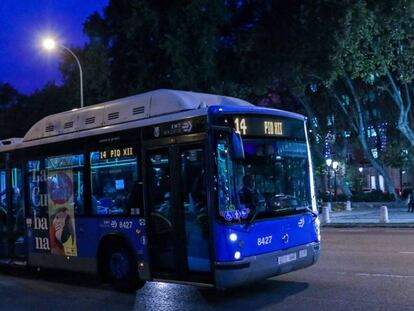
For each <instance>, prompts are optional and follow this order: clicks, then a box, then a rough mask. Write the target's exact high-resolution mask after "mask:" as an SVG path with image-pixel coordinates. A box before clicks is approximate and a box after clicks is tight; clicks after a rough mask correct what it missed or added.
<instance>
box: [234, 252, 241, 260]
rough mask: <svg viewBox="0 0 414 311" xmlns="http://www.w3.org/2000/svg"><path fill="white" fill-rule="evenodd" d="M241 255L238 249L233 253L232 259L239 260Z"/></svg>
mask: <svg viewBox="0 0 414 311" xmlns="http://www.w3.org/2000/svg"><path fill="white" fill-rule="evenodd" d="M240 257H241V253H240V252H239V251H237V252H235V253H234V259H236V260H239V259H240Z"/></svg>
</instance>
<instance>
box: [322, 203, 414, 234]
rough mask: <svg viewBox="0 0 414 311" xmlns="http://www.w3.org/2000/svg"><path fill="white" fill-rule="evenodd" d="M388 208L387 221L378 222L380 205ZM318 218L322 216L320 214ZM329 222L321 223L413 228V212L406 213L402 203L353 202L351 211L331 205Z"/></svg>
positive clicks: (335, 225) (343, 225)
mask: <svg viewBox="0 0 414 311" xmlns="http://www.w3.org/2000/svg"><path fill="white" fill-rule="evenodd" d="M381 205H385V206H387V208H388V218H389V222H388V223H380V222H379V220H380V206H381ZM320 219H321V220H323V219H324V217H323V215H322V214H320ZM330 220H331V222H330V223H329V224H328V223H323V222H322V225H323V226H325V227H355V226H358V227H363V226H367V227H409V228H411V227H412V228H414V213H408V212H407V207H406V205H405V204H404V203H400V204H396V203H389V202H386V203H379V204H373V206H369V204H366V203H353V204H352V211H345V210H342V209H341V210H338V209H336V208H335V206H334V207H333V211H332V212H330Z"/></svg>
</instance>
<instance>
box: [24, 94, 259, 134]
mask: <svg viewBox="0 0 414 311" xmlns="http://www.w3.org/2000/svg"><path fill="white" fill-rule="evenodd" d="M214 105H226V106H253V105H252V104H250V103H248V102H246V101H244V100H241V99H238V98H234V97H228V96H221V95H212V94H205V93H196V92H187V91H176V90H163V89H161V90H155V91H151V92H147V93H143V94H139V95H134V96H129V97H125V98H120V99H116V100H112V101H109V102H105V103H101V104H97V105H93V106H88V107H85V108H81V109H74V110H71V111H66V112H62V113H58V114H54V115H50V116H47V117H45V118H43V119H42V120H40V121H39V122H37V123H36V124H35V125H33V126H32V128H31V129H30V130H29V131H28V132H27V134H26V135H25V136H24V138H23V142H27V141H32V140H37V139H41V138H46V137H51V136H57V135H62V134H68V133H73V132H77V131H83V130H88V129H94V128H99V127H105V126H110V125H114V124H119V123H125V122H130V121H135V120H140V119H146V118H151V117H156V116H161V115H166V114H172V113H177V112H181V111H186V110H196V109H201V108H206V107H209V106H214Z"/></svg>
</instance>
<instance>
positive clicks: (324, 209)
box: [322, 206, 331, 224]
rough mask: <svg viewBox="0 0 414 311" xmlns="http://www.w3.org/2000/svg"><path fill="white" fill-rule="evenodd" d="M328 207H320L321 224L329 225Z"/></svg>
mask: <svg viewBox="0 0 414 311" xmlns="http://www.w3.org/2000/svg"><path fill="white" fill-rule="evenodd" d="M329 213H330V211H329V206H324V207H322V222H323V223H325V224H330V223H331V217H330V216H329Z"/></svg>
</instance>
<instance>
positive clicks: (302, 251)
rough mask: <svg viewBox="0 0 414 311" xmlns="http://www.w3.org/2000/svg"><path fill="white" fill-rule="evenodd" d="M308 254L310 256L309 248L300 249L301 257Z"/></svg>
mask: <svg viewBox="0 0 414 311" xmlns="http://www.w3.org/2000/svg"><path fill="white" fill-rule="evenodd" d="M306 256H308V250H307V249H301V250H300V251H299V258H303V257H306Z"/></svg>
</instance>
